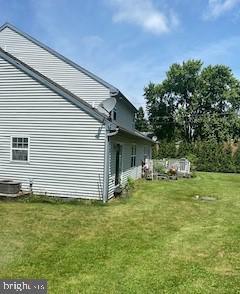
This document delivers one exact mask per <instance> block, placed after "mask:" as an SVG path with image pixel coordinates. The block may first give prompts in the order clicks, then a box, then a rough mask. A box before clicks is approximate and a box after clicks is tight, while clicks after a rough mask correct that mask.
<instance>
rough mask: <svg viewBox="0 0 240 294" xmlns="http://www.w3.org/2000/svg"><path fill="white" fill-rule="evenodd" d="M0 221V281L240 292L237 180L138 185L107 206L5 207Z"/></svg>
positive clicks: (109, 289)
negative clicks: (211, 199)
mask: <svg viewBox="0 0 240 294" xmlns="http://www.w3.org/2000/svg"><path fill="white" fill-rule="evenodd" d="M194 195H200V196H203V195H208V196H215V197H217V198H218V200H217V201H214V202H203V201H197V200H194V199H192V198H193V196H194ZM0 220H1V223H0V278H39V279H40V278H41V279H47V280H48V284H49V293H104V294H105V293H184V294H185V293H211V294H212V293H224V294H225V293H240V175H232V174H214V173H209V174H207V173H199V174H198V176H197V177H196V178H193V179H189V180H187V179H185V180H184V179H183V180H178V181H170V182H164V181H159V182H138V183H137V187H136V190H135V192H133V193H132V194H131V195H130V196H129V197H127V198H122V199H116V200H113V201H111V202H110V203H108V204H107V205H106V206H102V205H100V204H89V203H87V202H86V203H78V204H76V203H75V204H71V203H55V204H53V203H40V202H35V203H34V202H30V203H26V202H23V201H18V202H14V201H0Z"/></svg>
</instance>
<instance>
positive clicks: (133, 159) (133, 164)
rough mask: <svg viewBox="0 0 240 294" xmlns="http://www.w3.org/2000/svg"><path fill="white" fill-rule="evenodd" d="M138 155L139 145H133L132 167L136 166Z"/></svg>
mask: <svg viewBox="0 0 240 294" xmlns="http://www.w3.org/2000/svg"><path fill="white" fill-rule="evenodd" d="M136 155H137V146H136V145H135V144H134V145H132V153H131V167H134V166H136Z"/></svg>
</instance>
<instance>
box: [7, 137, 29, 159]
mask: <svg viewBox="0 0 240 294" xmlns="http://www.w3.org/2000/svg"><path fill="white" fill-rule="evenodd" d="M11 160H12V161H29V138H28V137H12V140H11Z"/></svg>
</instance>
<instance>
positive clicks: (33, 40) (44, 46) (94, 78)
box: [0, 23, 137, 112]
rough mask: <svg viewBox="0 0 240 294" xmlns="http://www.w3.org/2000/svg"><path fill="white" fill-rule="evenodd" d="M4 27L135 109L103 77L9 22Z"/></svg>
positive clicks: (134, 108)
mask: <svg viewBox="0 0 240 294" xmlns="http://www.w3.org/2000/svg"><path fill="white" fill-rule="evenodd" d="M5 28H9V29H11V30H13V31H14V32H16V33H17V34H20V35H21V36H23V37H24V38H26V39H28V40H29V41H31V42H33V43H34V44H36V45H37V46H40V47H41V48H43V49H44V50H46V51H48V52H49V53H50V54H53V55H54V56H56V57H57V58H59V59H60V60H62V61H64V62H66V63H67V64H69V65H70V66H72V67H74V68H75V69H77V70H79V71H80V72H82V73H84V74H85V75H87V76H89V77H90V78H92V79H93V80H95V81H97V82H98V83H100V84H101V85H103V86H105V87H106V88H108V89H109V91H110V93H111V95H112V96H114V97H116V98H118V99H120V100H122V99H123V101H124V102H125V103H126V104H127V105H128V106H129V107H131V108H132V109H133V110H134V111H135V112H136V111H137V109H136V107H135V106H134V105H133V104H132V103H131V102H130V101H129V100H128V99H127V98H126V97H125V96H124V95H123V94H122V93H121V91H120V90H119V89H118V88H116V87H114V86H113V85H111V84H109V83H108V82H106V81H104V80H103V79H101V78H99V77H98V76H96V75H95V74H93V73H92V72H90V71H88V70H87V69H85V68H83V67H81V66H80V65H78V64H77V63H75V62H73V61H72V60H70V59H68V58H66V57H65V56H63V55H62V54H60V53H58V52H56V51H55V50H53V49H52V48H50V47H48V46H46V45H45V44H43V43H41V42H40V41H38V40H37V39H35V38H33V37H32V36H30V35H28V34H27V33H25V32H23V31H21V30H20V29H18V28H16V27H15V26H13V25H12V24H10V23H5V24H3V25H2V26H1V27H0V32H1V31H2V30H4V29H5Z"/></svg>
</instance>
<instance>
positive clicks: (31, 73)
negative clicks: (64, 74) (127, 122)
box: [0, 47, 107, 122]
mask: <svg viewBox="0 0 240 294" xmlns="http://www.w3.org/2000/svg"><path fill="white" fill-rule="evenodd" d="M0 57H2V58H3V59H4V60H6V61H7V62H9V63H10V64H12V65H13V66H15V67H16V68H18V69H20V70H22V71H23V72H25V73H26V74H27V75H29V76H30V77H32V78H33V79H35V80H37V81H38V82H40V83H41V84H43V85H45V86H46V87H48V88H49V89H51V90H52V91H54V92H55V93H57V94H59V95H61V96H62V97H64V98H65V99H67V100H69V101H70V102H71V103H73V104H74V105H76V106H77V107H79V108H81V109H83V110H84V111H85V112H87V113H88V114H90V115H91V116H93V117H94V118H96V119H97V120H98V121H100V122H104V121H106V120H107V116H105V115H104V114H102V113H100V112H99V111H98V110H97V109H95V108H92V107H91V105H90V104H89V103H87V102H86V101H85V100H83V99H81V98H79V96H76V95H75V94H73V93H72V92H70V91H69V90H67V89H65V88H64V87H62V86H60V85H59V84H57V83H56V82H54V81H52V80H51V79H49V78H47V77H46V76H44V75H43V74H41V73H40V72H38V71H36V70H35V69H33V68H32V67H30V66H29V65H27V64H26V63H24V62H22V61H21V60H19V59H17V58H16V57H15V56H13V55H11V54H10V53H8V52H6V51H4V50H3V49H2V48H1V47H0Z"/></svg>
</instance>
